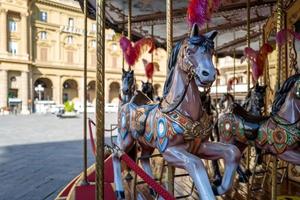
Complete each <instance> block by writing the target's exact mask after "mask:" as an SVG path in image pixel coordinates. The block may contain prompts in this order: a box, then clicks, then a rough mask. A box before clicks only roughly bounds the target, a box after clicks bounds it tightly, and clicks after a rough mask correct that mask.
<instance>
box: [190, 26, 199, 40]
mask: <svg viewBox="0 0 300 200" xmlns="http://www.w3.org/2000/svg"><path fill="white" fill-rule="evenodd" d="M195 36H199V27H198V25H197V24H196V23H195V24H194V25H193V28H192V31H191V35H190V38H192V37H195Z"/></svg>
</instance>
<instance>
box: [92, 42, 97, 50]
mask: <svg viewBox="0 0 300 200" xmlns="http://www.w3.org/2000/svg"><path fill="white" fill-rule="evenodd" d="M96 46H97V43H96V40H92V47H93V48H96Z"/></svg>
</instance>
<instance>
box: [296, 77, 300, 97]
mask: <svg viewBox="0 0 300 200" xmlns="http://www.w3.org/2000/svg"><path fill="white" fill-rule="evenodd" d="M296 96H297V98H299V99H300V82H299V81H298V82H297V86H296Z"/></svg>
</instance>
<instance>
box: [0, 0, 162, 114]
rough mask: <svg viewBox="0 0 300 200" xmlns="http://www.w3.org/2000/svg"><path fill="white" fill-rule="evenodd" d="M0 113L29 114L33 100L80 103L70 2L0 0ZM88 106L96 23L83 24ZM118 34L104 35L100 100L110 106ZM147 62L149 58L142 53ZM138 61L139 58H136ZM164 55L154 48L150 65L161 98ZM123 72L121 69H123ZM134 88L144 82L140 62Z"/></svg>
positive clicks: (76, 15) (78, 31)
mask: <svg viewBox="0 0 300 200" xmlns="http://www.w3.org/2000/svg"><path fill="white" fill-rule="evenodd" d="M0 8H1V9H0V27H1V30H0V108H2V109H9V108H10V109H11V108H12V107H14V108H17V109H18V110H20V112H21V113H23V114H28V113H30V112H31V111H32V108H33V106H34V103H35V101H36V100H40V101H50V102H53V103H55V104H62V103H64V102H65V101H74V102H82V101H83V97H84V89H83V62H84V29H83V27H84V16H83V13H82V11H81V9H80V6H79V4H78V2H76V1H73V0H64V1H61V0H28V1H24V0H2V1H1V2H0ZM87 33H88V47H87V58H88V60H87V63H88V72H87V75H88V86H87V89H88V101H89V102H90V103H94V102H95V83H96V63H97V60H96V22H95V21H92V20H88V29H87ZM119 38H120V34H116V33H115V32H114V31H112V30H107V31H106V43H105V45H106V48H105V53H106V57H105V70H106V76H105V81H106V82H105V101H106V102H107V103H114V102H116V101H117V99H118V94H119V91H120V87H121V72H122V63H123V57H122V52H121V49H120V47H119V43H118V40H119ZM143 58H145V59H147V60H148V61H149V60H150V59H151V55H149V54H147V53H145V54H144V55H143ZM140 60H141V59H140ZM166 60H167V58H166V52H165V50H163V49H157V50H156V51H155V52H154V54H153V61H154V62H157V63H159V65H160V71H158V72H156V73H155V75H154V80H153V81H154V87H155V89H156V94H157V95H161V91H162V87H163V83H164V79H165V72H166ZM125 67H126V65H125ZM134 70H135V75H136V80H137V85H138V87H140V86H141V81H146V77H145V73H144V67H143V64H142V62H141V61H139V62H138V63H137V64H136V65H135V66H134Z"/></svg>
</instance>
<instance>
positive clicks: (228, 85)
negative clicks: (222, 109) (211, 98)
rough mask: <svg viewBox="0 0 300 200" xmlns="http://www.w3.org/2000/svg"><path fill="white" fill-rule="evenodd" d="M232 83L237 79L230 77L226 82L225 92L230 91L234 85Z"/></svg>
mask: <svg viewBox="0 0 300 200" xmlns="http://www.w3.org/2000/svg"><path fill="white" fill-rule="evenodd" d="M234 81H238V79H237V77H232V78H230V79H229V80H228V81H227V91H230V90H232V89H233V88H232V86H233V84H234Z"/></svg>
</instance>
